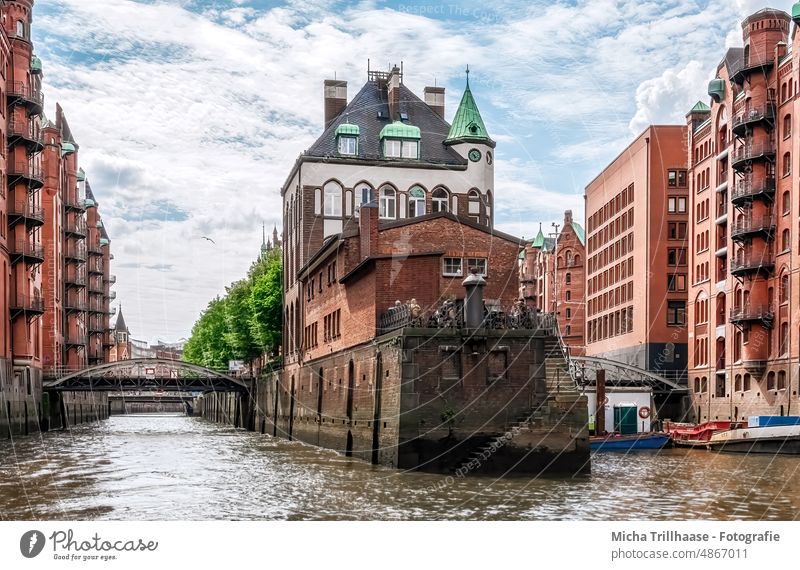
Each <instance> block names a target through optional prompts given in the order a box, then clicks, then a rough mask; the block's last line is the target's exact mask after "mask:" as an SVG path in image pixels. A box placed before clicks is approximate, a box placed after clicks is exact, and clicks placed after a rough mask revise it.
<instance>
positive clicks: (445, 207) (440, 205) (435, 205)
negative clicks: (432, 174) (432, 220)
mask: <svg viewBox="0 0 800 570" xmlns="http://www.w3.org/2000/svg"><path fill="white" fill-rule="evenodd" d="M437 192H439V193H440V194H441V195H442V196H438V197H437V196H436V193H437ZM448 198H449V196H448V194H447V190H445V189H444V188H436V189H434V191H433V193H432V194H431V211H432V212H433V213H434V214H436V213H439V212H449V211H450V207H449V206H450V204H449V202H450V200H449V199H448Z"/></svg>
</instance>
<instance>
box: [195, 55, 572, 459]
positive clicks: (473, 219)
mask: <svg viewBox="0 0 800 570" xmlns="http://www.w3.org/2000/svg"><path fill="white" fill-rule="evenodd" d="M346 85H347V84H346V82H344V81H341V80H336V81H326V82H325V85H324V109H325V129H324V131H323V133H322V135H321V136H320V138H319V139H318V140H317V141H316V142H315V143H314V144H313V145H312V146H311V147H310V148H309V150H308V151H306V152H305V153H304V154H302V155H301V156H300V157H299V158H298V160H297V162H296V163H295V166H294V168H293V169H292V171H291V173H290V174H289V177H288V178H287V180H286V183H285V184H284V186H283V188H282V196H283V203H284V218H283V219H284V223H283V228H284V235H283V239H282V240H281V243H282V251H283V260H284V279H285V291H286V294H285V308H284V335H283V343H284V344H283V355H284V366H283V369H282V371H281V372H280V373H277V374H276V375H275V376H274V382H267V383H265V385H264V389H263V392H262V393H260V394H259V398H260V401H261V403H260V408H261V414H262V420H261V425H262V428H261V429H262V430H265V431H266V430H269V431H271V432H272V433H273V434H275V435H284V436H286V437H289V438H290V439H299V440H302V441H305V442H307V443H312V444H314V445H322V446H324V447H329V448H332V449H338V450H341V451H343V452H345V453H346V454H348V455H355V456H358V457H362V458H364V459H367V460H372V461H373V462H375V463H384V464H388V465H393V466H398V467H407V468H432V469H451V468H455V467H458V466H459V465H460V464H461V463H462V462H463V461H464V460H465V459H466V458H467V456H469V454H470V453H471V451H474V450H475V448H476V446H480V445H483V444H485V443H486V441H487V440H488V439H490V438H491V437H497V434H501V433H504V431H503V430H505V429H507V428H508V426H509V425H511V424H512V423H513V422H514V421H515V420H516V419H519V418H520V417H525V418H530V417H531V414H532V413H533V411H532V410H533V409H538V408H537V406H541V405H542V404H543V402H545V401H551V400H552V404H551V405H548V406H547V410H549V412H548V413H547V414H543V415H542V419H541V429H542V430H543V431H541V433H540V432H538V431H537V432H536V433H537V436H536V437H538V439H537V440H536V443H532V442H527V441H526V443H525V444H524V445H522V444H521V443H520V445H522V447H519V446H517V445H516V444H509V445H508V446H507V447H506V448H505V451H504V452H503V453H500V454H498V455H497V457H496V460H497V461H501V460H500V458H501V457H504V458H505V460H509V461H511V458H512V457H517V459H520V465H522V466H523V467H520V469H525V470H528V469H529V470H536V469H544V468H545V467H546V466H547V465H548V464H550V462H551V461H552V465H553V466H561V467H563V468H565V469H577V470H580V469H582V468H583V467H582V466H584V465H586V464H587V463H588V462H587V461H586V458H587V457H588V448H587V445H586V439H585V429H584V428H585V425H586V421H587V420H586V417H587V416H586V404H585V399H582V398H581V397H579V396H578V395H577V393H576V392H575V387H574V385H573V384H572V381H571V379H570V378H569V375H568V374H566V373H565V372H564V370H565V365H566V363H565V361H564V358H563V354H562V353H561V351H560V350H558V349H557V340H556V337H555V336H553V334H552V332H551V331H552V329H553V327H552V325H551V324H546V325H545V324H544V319H538V320H534V319H533V318H532V317H531V318H528V320H526V318H527V317H525V316H524V315H523V314H522V312H521V309H520V308H519V307H516V308H515V305H516V301H517V298H518V291H519V289H518V288H519V281H518V275H517V269H516V261H517V255H518V252H519V250H520V247H521V245H522V244H521V241H520V240H519V239H517V238H514V237H512V236H508V235H506V234H503V233H500V232H497V231H495V230H493V228H492V227H493V192H494V156H493V153H494V148H495V143H494V141H492V139H491V138H490V137H489V134H488V131H487V129H486V126H485V125H484V123H483V120H482V118H481V115H480V113H479V111H478V108H477V104H476V102H475V99H474V98H473V95H472V92H471V90H470V89H469V84H467V88H466V89H465V91H464V94H463V97H462V99H461V103H460V104H459V108H458V109H457V111H456V113H455V116H454V118H453V121H452V123H451V124H448V123H447V122H446V121H445V120H444V115H445V109H444V89H443V88H440V87H432V88H431V87H429V88H426V89H425V97H424V100H422V99H420V98H418V97H417V96H416V95H415V94H414V93H412V92H411V91H410V90H409V89H408V88H407V87H406V86H405V85H404V84H403V74H402V71H401V70H400V69H399V68H397V67H395V68H393V69H392V70H391V71H389V72H376V71H370V72H369V73H368V81H367V83H366V84H365V85H364V86H363V87H362V89H361V90H360V91H359V92H358V94H357V95H356V96H355V97H354V98H353V100H352V101H350V102H349V103H348V102H347V93H346ZM473 273H474V274H475V275H477V276H479V277H474V278H475V279H478V280H479V281H480V282H481V283H482V284H481V285H480V287H479V289H480V290H481V298H482V300H483V301H485V304H484V303H483V302H482V301H481V304H480V305H476V304H474V303H472V304H467V305H468V306H469V307H472V309H473V310H474V311H475V310H476V311H477V312H478V313H479V314H478V316H477V317H476V319H477V322H475V323H474V324H473V325H472V328H470V327H468V326H467V325H468V321H467V319H466V316H465V315H466V314H467V313H469V311H466V310H462V307H463V306H464V305H465V304H466V303H465V301H464V299H465V296H466V291H465V288H464V285H463V284H462V282H463V281H464V280H465V277H467V276H468V275H471V274H473ZM515 311H516V312H515ZM472 314H473V315H475V313H474V312H473V313H472ZM510 322H513V323H516V324H517V325H518V326H517V328H516V329H515V330H513V331H512V330H508V329H509V328H510V327H509V323H510ZM523 325H524V326H523ZM524 327H528V329H530V328H534V329H535V330H523V329H524ZM556 370H560V371H561V373H560V374H558V375H557V374H556V372H554V371H556ZM548 374H551V375H553V376H558V378H560V379H561V380H557V379H555V380H554V379H553V378H550V377H548ZM561 381H563V385H561V384H560V383H559V382H561ZM555 393H560V396H559V397H560V398H561V400H559V402H556V401H555V400H554V399H553V398H554V397H555V396H554V394H555ZM208 405H209V406H211V408H210V409H213V407H214V406H217V407H218V406H219V405H221V404H220V403H219V402H217V403H214V402H213V399H211V400H208ZM204 413H205V412H204ZM210 413H212V414H213V411H212V412H210ZM556 416H557V417H556ZM554 426H558V427H556V428H555V429H554ZM566 426H570V428H571V431H570V430H569V429H567V427H566ZM487 438H488V439H487ZM576 438H577V439H576ZM543 441H546V442H547V448H548V449H542V454H535V455H536V458H535V459H530V458H528V459H525V458H522V457H521V456H518V455H517V454H518V453H519V454H522V455H525V456H526V457H527V456H530V453H529V447H528V445H529V444H530V445H534V446H535V445H543V443H542V442H543ZM456 442H460V443H456ZM523 449H525V451H524V452H523V451H522V450H523ZM554 450H555V451H554ZM514 461H516V460H514ZM514 461H511V463H510V464H509V465H508V467H512V466H513V465H514V464H515V463H514ZM542 461H543V462H542ZM567 465H569V467H567ZM495 466H497V465H495ZM556 468H557V467H556Z"/></svg>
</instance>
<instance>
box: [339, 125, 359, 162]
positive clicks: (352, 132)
mask: <svg viewBox="0 0 800 570" xmlns="http://www.w3.org/2000/svg"><path fill="white" fill-rule="evenodd" d="M358 136H359V128H358V125H353V124H350V123H342V124H341V125H339V126H338V127H336V148H337V150H338V152H339V154H344V155H349V156H355V155H357V154H358Z"/></svg>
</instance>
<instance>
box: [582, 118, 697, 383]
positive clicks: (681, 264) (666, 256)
mask: <svg viewBox="0 0 800 570" xmlns="http://www.w3.org/2000/svg"><path fill="white" fill-rule="evenodd" d="M686 137H687V131H686V127H683V126H680V125H677V126H651V127H649V128H648V129H646V130H645V131H644V132H643V133H642V134H641V135H640V136H639V137H637V138H636V140H635V141H634V142H633V143H632V144H631V145H630V146H628V148H626V149H625V150H624V151H623V152H622V153H621V154H620V155H619V156H618V157H617V158H616V159H615V160H614V161H613V162H612V163H611V164H610V165H609V166H608V167H606V169H605V170H603V172H602V173H601V174H600V175H598V176H597V178H595V179H594V180H593V181H592V182H591V183H590V184H589V185H588V186H587V187H586V219H587V221H586V232H587V238H586V355H587V356H596V357H602V358H607V359H610V360H614V361H618V362H622V363H624V364H629V365H633V366H636V367H638V368H641V369H644V370H649V371H652V372H654V373H656V374H658V375H659V376H662V377H672V378H673V379H675V378H677V379H680V380H682V381H684V382H685V375H686V365H687V363H688V355H687V347H686V343H687V316H686V305H687V296H688V283H689V279H690V278H691V277H690V258H689V256H688V245H689V236H688V231H687V227H688V223H689V184H688V179H687V171H686V153H685V148H686V140H687V139H686Z"/></svg>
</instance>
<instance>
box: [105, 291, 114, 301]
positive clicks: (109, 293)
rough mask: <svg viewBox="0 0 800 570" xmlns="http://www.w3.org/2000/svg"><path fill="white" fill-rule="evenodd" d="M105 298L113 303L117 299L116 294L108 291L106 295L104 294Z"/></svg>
mask: <svg viewBox="0 0 800 570" xmlns="http://www.w3.org/2000/svg"><path fill="white" fill-rule="evenodd" d="M106 298H108V299H111V300H112V301H113V300H114V299H116V298H117V292H116V291H109V292H108V294H106Z"/></svg>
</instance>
